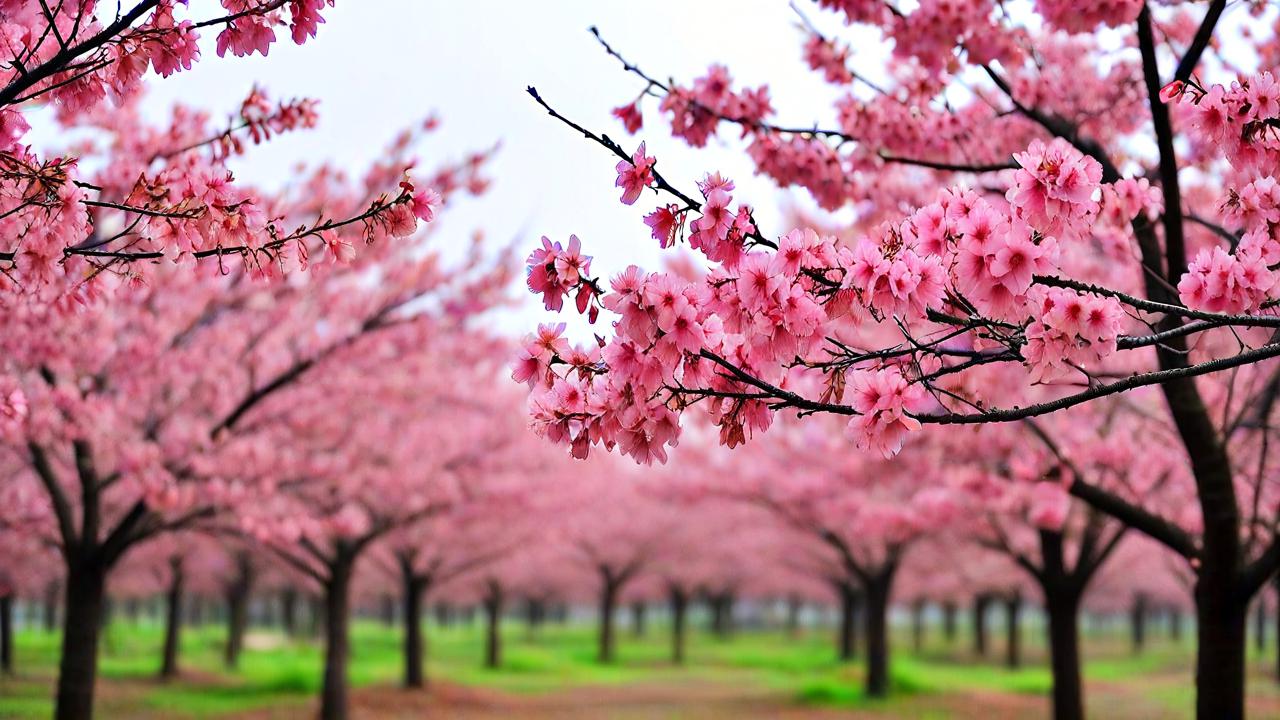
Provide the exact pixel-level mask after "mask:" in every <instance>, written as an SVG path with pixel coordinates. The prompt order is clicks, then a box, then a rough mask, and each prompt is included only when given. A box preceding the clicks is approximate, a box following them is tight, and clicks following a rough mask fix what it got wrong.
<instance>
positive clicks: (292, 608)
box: [280, 587, 298, 637]
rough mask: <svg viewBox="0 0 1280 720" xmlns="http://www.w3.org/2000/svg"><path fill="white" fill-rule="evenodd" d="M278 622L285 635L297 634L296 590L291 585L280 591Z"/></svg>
mask: <svg viewBox="0 0 1280 720" xmlns="http://www.w3.org/2000/svg"><path fill="white" fill-rule="evenodd" d="M280 624H281V625H283V626H284V634H285V635H286V636H287V637H294V636H295V635H297V634H298V591H297V590H295V589H293V588H292V587H287V588H285V589H284V591H283V592H281V593H280Z"/></svg>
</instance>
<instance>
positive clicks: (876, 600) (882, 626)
mask: <svg viewBox="0 0 1280 720" xmlns="http://www.w3.org/2000/svg"><path fill="white" fill-rule="evenodd" d="M894 569H895V568H893V567H892V566H890V567H887V568H885V569H883V570H881V571H880V572H879V573H878V574H876V575H875V576H874V577H872V578H870V581H869V582H867V583H865V586H866V621H867V687H866V694H867V697H873V698H882V697H887V696H888V695H889V592H890V590H891V589H892V586H893V573H894Z"/></svg>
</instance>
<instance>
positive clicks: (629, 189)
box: [616, 142, 656, 205]
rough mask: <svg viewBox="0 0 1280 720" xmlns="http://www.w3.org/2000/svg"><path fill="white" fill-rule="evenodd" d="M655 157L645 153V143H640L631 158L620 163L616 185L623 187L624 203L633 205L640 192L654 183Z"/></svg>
mask: <svg viewBox="0 0 1280 720" xmlns="http://www.w3.org/2000/svg"><path fill="white" fill-rule="evenodd" d="M655 162H656V161H655V160H654V158H652V157H649V156H647V155H645V154H644V143H643V142H642V143H640V147H638V148H636V152H635V154H634V155H632V156H631V159H630V160H623V161H621V162H619V163H618V167H617V170H618V181H617V183H616V185H617V186H618V187H620V188H622V203H623V204H624V205H631V204H632V203H634V202H635V201H636V200H637V199H639V198H640V193H641V192H642V191H643V190H644V189H645V188H646V187H648V186H649V185H650V184H652V183H653V164H654V163H655Z"/></svg>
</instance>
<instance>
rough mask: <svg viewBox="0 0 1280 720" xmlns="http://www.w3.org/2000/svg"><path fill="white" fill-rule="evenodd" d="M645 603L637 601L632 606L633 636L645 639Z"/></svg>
mask: <svg viewBox="0 0 1280 720" xmlns="http://www.w3.org/2000/svg"><path fill="white" fill-rule="evenodd" d="M644 615H645V605H644V602H642V601H639V600H637V601H636V602H634V603H632V604H631V634H632V635H634V636H635V637H638V638H639V637H644Z"/></svg>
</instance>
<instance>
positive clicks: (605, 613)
mask: <svg viewBox="0 0 1280 720" xmlns="http://www.w3.org/2000/svg"><path fill="white" fill-rule="evenodd" d="M603 580H604V582H603V583H602V585H601V588H600V637H599V639H598V642H599V647H598V648H597V652H596V659H597V660H598V661H599V662H600V663H602V664H606V665H607V664H610V663H612V662H613V661H614V657H615V654H616V653H615V651H616V648H615V642H614V634H613V616H614V611H615V610H616V608H617V605H618V585H617V583H616V582H615V581H614V580H613V578H612V577H611V576H609V575H608V573H606V574H605V577H604V578H603Z"/></svg>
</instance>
